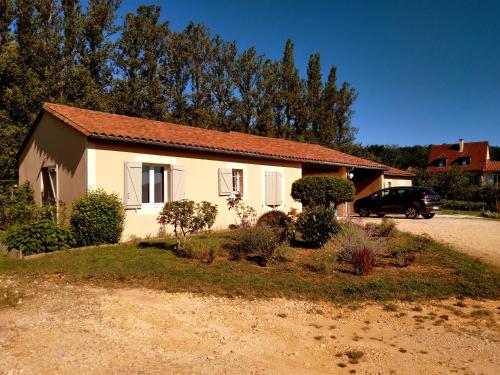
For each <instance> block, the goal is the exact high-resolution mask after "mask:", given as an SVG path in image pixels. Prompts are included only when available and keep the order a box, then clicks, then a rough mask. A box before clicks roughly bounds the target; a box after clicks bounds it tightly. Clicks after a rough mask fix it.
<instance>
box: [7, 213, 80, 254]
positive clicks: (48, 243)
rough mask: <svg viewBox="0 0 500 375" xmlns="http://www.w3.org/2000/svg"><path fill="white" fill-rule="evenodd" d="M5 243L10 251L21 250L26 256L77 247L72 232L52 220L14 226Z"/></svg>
mask: <svg viewBox="0 0 500 375" xmlns="http://www.w3.org/2000/svg"><path fill="white" fill-rule="evenodd" d="M5 242H6V244H7V247H8V248H9V249H17V250H21V251H22V252H23V254H24V255H30V254H37V253H46V252H51V251H56V250H64V249H68V248H70V247H72V246H74V245H75V239H74V237H73V234H72V233H71V231H70V230H69V229H67V228H64V227H62V226H60V225H57V224H56V223H54V222H53V221H52V220H40V221H37V222H34V223H30V224H24V225H20V226H13V227H12V228H11V229H10V230H9V231H8V233H7V238H6V241H5Z"/></svg>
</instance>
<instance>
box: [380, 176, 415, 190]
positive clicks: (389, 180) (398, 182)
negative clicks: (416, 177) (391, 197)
mask: <svg viewBox="0 0 500 375" xmlns="http://www.w3.org/2000/svg"><path fill="white" fill-rule="evenodd" d="M398 186H412V181H411V178H403V177H390V176H384V177H383V181H382V187H383V188H384V189H385V188H388V187H398Z"/></svg>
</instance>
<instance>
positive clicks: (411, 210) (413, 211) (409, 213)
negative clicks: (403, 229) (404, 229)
mask: <svg viewBox="0 0 500 375" xmlns="http://www.w3.org/2000/svg"><path fill="white" fill-rule="evenodd" d="M405 216H406V217H407V218H408V219H416V218H417V217H418V210H417V208H416V207H415V206H408V207H406V211H405Z"/></svg>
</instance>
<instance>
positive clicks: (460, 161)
mask: <svg viewBox="0 0 500 375" xmlns="http://www.w3.org/2000/svg"><path fill="white" fill-rule="evenodd" d="M457 164H458V165H464V166H465V165H470V158H469V157H463V158H459V159H458V161H457Z"/></svg>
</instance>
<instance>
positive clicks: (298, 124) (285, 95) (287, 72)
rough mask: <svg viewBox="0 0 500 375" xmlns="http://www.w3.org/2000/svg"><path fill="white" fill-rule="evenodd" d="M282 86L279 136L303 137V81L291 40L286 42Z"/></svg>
mask: <svg viewBox="0 0 500 375" xmlns="http://www.w3.org/2000/svg"><path fill="white" fill-rule="evenodd" d="M280 84H281V90H280V92H279V99H280V100H279V106H278V113H280V120H279V122H278V124H277V126H278V129H277V131H278V135H280V136H282V137H292V135H295V136H296V137H300V136H303V135H304V133H305V126H306V125H305V123H304V122H303V121H301V120H303V117H302V116H301V110H302V109H303V102H302V100H303V81H302V80H301V78H300V76H299V70H298V69H297V67H296V66H295V59H294V52H293V43H292V41H291V40H290V39H288V40H287V41H286V44H285V50H284V52H283V59H282V61H281V77H280Z"/></svg>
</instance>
